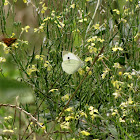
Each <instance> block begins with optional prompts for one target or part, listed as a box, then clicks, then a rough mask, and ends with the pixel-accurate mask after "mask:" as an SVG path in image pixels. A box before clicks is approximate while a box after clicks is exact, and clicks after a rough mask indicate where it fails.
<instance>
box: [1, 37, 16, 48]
mask: <svg viewBox="0 0 140 140" xmlns="http://www.w3.org/2000/svg"><path fill="white" fill-rule="evenodd" d="M16 40H17V39H16V38H3V39H2V41H3V42H4V43H5V44H6V45H7V46H8V47H9V46H10V45H11V44H13V43H14V42H15V41H16Z"/></svg>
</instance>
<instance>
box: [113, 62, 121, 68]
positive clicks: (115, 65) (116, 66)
mask: <svg viewBox="0 0 140 140" xmlns="http://www.w3.org/2000/svg"><path fill="white" fill-rule="evenodd" d="M113 67H114V68H118V69H120V68H122V67H121V66H120V64H119V63H114V66H113Z"/></svg>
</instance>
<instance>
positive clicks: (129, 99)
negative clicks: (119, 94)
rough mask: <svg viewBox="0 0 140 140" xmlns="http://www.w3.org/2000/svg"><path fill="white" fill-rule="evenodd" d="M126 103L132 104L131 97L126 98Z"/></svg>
mask: <svg viewBox="0 0 140 140" xmlns="http://www.w3.org/2000/svg"><path fill="white" fill-rule="evenodd" d="M127 103H128V104H130V105H131V104H133V101H132V98H131V97H129V98H128V102H127Z"/></svg>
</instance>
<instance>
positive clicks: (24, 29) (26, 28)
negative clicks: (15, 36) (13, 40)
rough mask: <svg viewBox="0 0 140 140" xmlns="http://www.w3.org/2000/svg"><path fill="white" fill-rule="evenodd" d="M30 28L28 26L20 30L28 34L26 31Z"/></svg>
mask: <svg viewBox="0 0 140 140" xmlns="http://www.w3.org/2000/svg"><path fill="white" fill-rule="evenodd" d="M29 28H30V26H25V27H24V28H21V29H22V31H25V32H28V29H29Z"/></svg>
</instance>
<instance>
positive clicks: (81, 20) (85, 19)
mask: <svg viewBox="0 0 140 140" xmlns="http://www.w3.org/2000/svg"><path fill="white" fill-rule="evenodd" d="M84 21H87V18H84V19H80V20H79V21H78V22H80V23H82V22H84Z"/></svg>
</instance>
